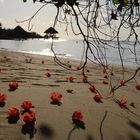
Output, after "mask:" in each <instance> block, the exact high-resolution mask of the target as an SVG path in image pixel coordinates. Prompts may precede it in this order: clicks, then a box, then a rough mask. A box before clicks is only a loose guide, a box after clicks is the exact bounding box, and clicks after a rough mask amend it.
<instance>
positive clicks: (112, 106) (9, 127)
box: [0, 50, 140, 140]
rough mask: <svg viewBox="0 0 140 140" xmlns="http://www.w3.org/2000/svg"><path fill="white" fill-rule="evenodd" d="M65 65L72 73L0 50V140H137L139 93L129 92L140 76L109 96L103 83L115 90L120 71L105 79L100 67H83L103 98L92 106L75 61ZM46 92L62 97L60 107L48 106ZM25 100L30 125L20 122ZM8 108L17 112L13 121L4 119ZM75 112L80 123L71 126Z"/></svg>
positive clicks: (29, 56)
mask: <svg viewBox="0 0 140 140" xmlns="http://www.w3.org/2000/svg"><path fill="white" fill-rule="evenodd" d="M63 61H64V62H65V63H68V60H63ZM69 64H70V65H71V68H70V69H72V70H67V69H64V68H63V67H61V66H59V65H58V64H56V63H55V62H54V61H53V58H52V57H47V56H41V55H33V54H25V53H17V52H8V51H3V50H1V51H0V93H2V94H6V96H7V99H6V101H5V104H4V105H1V106H0V140H29V139H33V140H140V90H137V89H136V88H135V86H136V81H137V83H139V84H140V72H138V73H137V76H136V78H135V80H136V81H135V80H131V81H130V82H128V83H126V84H125V85H124V86H122V87H121V88H119V89H118V90H116V91H115V94H114V96H112V97H110V80H109V79H110V78H111V84H112V86H117V85H119V84H120V83H119V80H121V79H122V75H121V70H120V68H119V67H117V66H114V68H113V70H112V71H108V78H105V74H104V73H103V70H102V69H101V67H100V66H98V65H93V64H92V65H91V64H88V65H87V67H86V70H87V71H86V76H87V79H88V81H89V82H90V83H92V84H93V85H94V86H95V87H96V92H97V91H98V92H99V93H100V94H101V95H102V97H103V98H102V99H101V101H100V102H97V101H95V100H94V99H93V97H94V95H95V93H94V92H91V91H90V90H89V84H88V83H84V82H83V81H82V78H83V77H82V74H81V73H82V71H81V70H76V69H77V66H79V64H80V62H78V61H74V60H72V61H70V60H69ZM111 72H112V73H113V74H112V75H111ZM133 74H134V70H133V69H130V68H126V69H125V77H124V80H127V79H129V78H130V77H132V76H133ZM69 77H73V78H74V80H73V82H70V81H69V80H68V78H69ZM13 81H16V82H18V88H17V89H15V90H9V83H10V82H13ZM103 81H105V82H103ZM107 82H108V83H107ZM52 92H59V93H61V94H62V99H61V101H60V104H53V103H52V102H51V99H50V93H52ZM121 99H126V100H127V103H126V104H125V107H121V106H120V105H119V103H118V102H117V101H120V100H121ZM26 100H27V101H31V102H32V104H33V106H34V107H33V108H32V109H31V110H32V111H34V112H35V114H36V121H35V123H34V125H33V126H29V125H26V123H25V122H24V121H23V113H22V108H21V104H22V102H23V101H26ZM10 107H17V108H18V109H19V110H20V115H19V118H18V119H17V120H16V121H15V122H13V121H10V120H9V119H8V113H7V110H8V109H9V108H10ZM79 110H80V111H81V113H82V115H83V119H82V123H81V124H80V125H79V124H78V125H76V124H74V123H73V120H72V115H73V112H74V111H79Z"/></svg>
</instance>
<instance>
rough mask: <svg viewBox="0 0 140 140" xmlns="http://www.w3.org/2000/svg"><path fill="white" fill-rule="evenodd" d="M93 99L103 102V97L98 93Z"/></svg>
mask: <svg viewBox="0 0 140 140" xmlns="http://www.w3.org/2000/svg"><path fill="white" fill-rule="evenodd" d="M93 98H94V100H95V101H101V99H102V96H101V94H100V93H96V94H95V95H94V96H93Z"/></svg>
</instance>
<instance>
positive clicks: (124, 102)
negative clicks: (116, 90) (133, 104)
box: [118, 98, 127, 107]
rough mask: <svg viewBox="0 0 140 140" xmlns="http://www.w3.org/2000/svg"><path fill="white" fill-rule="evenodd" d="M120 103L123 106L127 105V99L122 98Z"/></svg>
mask: <svg viewBox="0 0 140 140" xmlns="http://www.w3.org/2000/svg"><path fill="white" fill-rule="evenodd" d="M118 103H119V105H120V106H121V107H125V106H126V105H127V100H126V99H123V98H122V99H120V100H119V102H118Z"/></svg>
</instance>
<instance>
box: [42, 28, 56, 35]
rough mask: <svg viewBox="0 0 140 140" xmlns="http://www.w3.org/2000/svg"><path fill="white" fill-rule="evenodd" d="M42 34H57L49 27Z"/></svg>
mask: <svg viewBox="0 0 140 140" xmlns="http://www.w3.org/2000/svg"><path fill="white" fill-rule="evenodd" d="M44 33H46V34H58V31H56V30H55V29H54V28H53V27H50V28H48V29H47V30H46V31H45V32H44Z"/></svg>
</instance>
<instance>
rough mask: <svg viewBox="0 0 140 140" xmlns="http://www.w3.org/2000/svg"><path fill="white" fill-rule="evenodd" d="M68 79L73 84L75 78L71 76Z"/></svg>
mask: <svg viewBox="0 0 140 140" xmlns="http://www.w3.org/2000/svg"><path fill="white" fill-rule="evenodd" d="M67 79H68V81H70V82H73V80H74V79H75V78H73V77H72V76H70V77H68V78H67Z"/></svg>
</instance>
